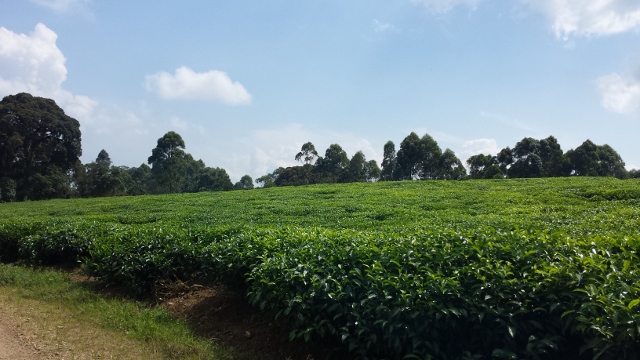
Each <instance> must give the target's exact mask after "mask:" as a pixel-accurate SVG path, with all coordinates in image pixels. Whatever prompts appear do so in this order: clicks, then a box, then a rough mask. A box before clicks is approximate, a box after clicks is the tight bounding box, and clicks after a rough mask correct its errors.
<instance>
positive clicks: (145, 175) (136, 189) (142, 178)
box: [121, 164, 153, 195]
mask: <svg viewBox="0 0 640 360" xmlns="http://www.w3.org/2000/svg"><path fill="white" fill-rule="evenodd" d="M121 169H123V170H124V171H125V172H126V173H127V174H129V178H130V183H129V184H128V186H127V193H128V194H129V195H143V194H148V193H149V191H150V188H152V187H153V185H152V184H151V183H152V179H153V177H152V174H151V168H150V167H149V165H147V164H141V165H140V166H139V167H132V168H127V167H121Z"/></svg>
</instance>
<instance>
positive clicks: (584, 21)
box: [523, 0, 640, 40]
mask: <svg viewBox="0 0 640 360" xmlns="http://www.w3.org/2000/svg"><path fill="white" fill-rule="evenodd" d="M523 2H525V3H527V4H529V5H530V6H532V7H533V8H535V9H537V10H539V11H542V12H543V13H545V14H546V15H547V16H548V17H549V18H550V20H551V27H552V29H553V31H554V32H555V34H556V36H557V37H558V38H562V39H565V40H567V39H568V38H569V37H571V36H590V35H596V36H604V35H612V34H617V33H622V32H626V31H629V30H633V29H638V28H639V27H640V3H638V1H637V0H589V1H587V0H523Z"/></svg>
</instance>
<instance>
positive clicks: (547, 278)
mask: <svg viewBox="0 0 640 360" xmlns="http://www.w3.org/2000/svg"><path fill="white" fill-rule="evenodd" d="M5 205H7V206H5ZM639 205H640V183H638V181H635V180H633V181H632V180H627V181H618V180H613V179H575V178H572V179H545V180H540V179H538V180H528V181H511V180H509V181H493V182H492V181H467V182H456V183H446V182H406V183H395V184H388V183H387V184H385V183H377V184H354V185H343V186H336V185H324V186H313V187H305V188H295V189H293V188H287V189H277V188H276V189H268V190H255V191H246V192H235V193H224V194H221V193H218V194H205V195H203V194H194V195H189V196H185V195H177V196H156V197H136V198H110V199H80V200H72V201H53V202H43V203H23V204H3V205H2V206H1V207H0V216H1V218H2V220H0V256H1V257H2V261H5V262H7V261H15V260H18V259H24V260H30V261H35V262H40V263H44V264H51V263H60V262H68V263H69V262H76V261H80V262H82V263H83V264H84V266H85V269H86V271H87V272H88V273H89V274H91V275H93V276H96V277H98V278H99V279H101V280H102V281H104V282H105V283H107V284H113V285H117V286H123V287H126V288H128V289H130V290H131V291H133V292H138V293H140V294H144V293H147V292H148V291H150V290H152V289H153V287H154V286H155V285H157V283H158V282H159V281H166V280H174V279H181V280H189V279H194V278H205V279H209V280H211V281H219V282H223V283H227V284H231V285H235V286H238V287H240V288H242V289H244V290H245V291H247V294H248V297H249V299H250V301H251V302H252V303H254V304H255V305H256V306H259V307H261V308H268V309H271V310H273V311H274V312H275V313H276V314H277V315H278V316H279V317H284V318H287V319H288V320H289V321H290V323H291V326H292V332H291V336H292V337H303V338H305V339H314V340H317V341H322V342H325V343H327V344H333V345H335V344H340V345H341V346H342V347H343V348H344V349H347V351H350V352H351V354H352V356H353V357H360V358H370V359H373V358H378V359H402V358H419V359H427V358H435V359H482V358H484V359H488V358H500V357H502V358H510V359H535V358H543V359H546V358H557V359H571V358H574V359H577V358H585V359H592V358H593V359H595V358H599V359H635V358H637V357H638V356H640V345H639V343H640V285H639V284H640V261H638V260H639V259H638V250H639V249H640V226H639V224H638V220H639V219H640V206H639Z"/></svg>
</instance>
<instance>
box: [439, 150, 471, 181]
mask: <svg viewBox="0 0 640 360" xmlns="http://www.w3.org/2000/svg"><path fill="white" fill-rule="evenodd" d="M438 168H439V173H438V176H437V178H438V179H443V180H462V179H464V178H465V177H466V176H467V170H466V169H465V168H464V166H463V165H462V162H461V161H460V159H458V157H457V156H456V154H455V153H454V152H453V151H452V150H450V149H446V150H445V151H444V153H442V156H440V159H439V161H438Z"/></svg>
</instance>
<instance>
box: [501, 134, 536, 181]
mask: <svg viewBox="0 0 640 360" xmlns="http://www.w3.org/2000/svg"><path fill="white" fill-rule="evenodd" d="M539 153H540V142H539V141H538V140H536V139H534V138H530V137H526V138H524V139H522V140H520V141H519V142H518V143H517V144H516V146H515V147H514V148H513V150H512V151H511V156H512V159H513V164H512V165H511V167H510V168H509V169H508V171H507V175H508V176H509V177H512V178H532V177H541V176H542V174H543V168H542V159H541V158H540V155H539Z"/></svg>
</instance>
